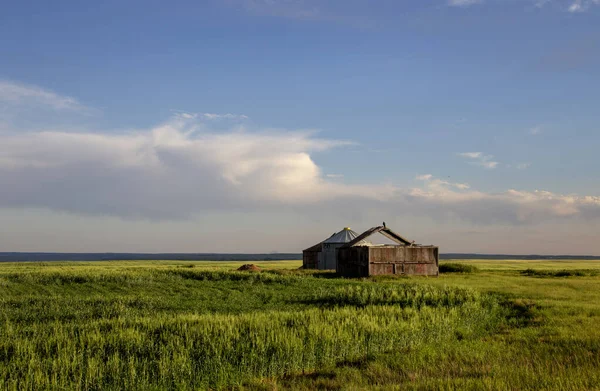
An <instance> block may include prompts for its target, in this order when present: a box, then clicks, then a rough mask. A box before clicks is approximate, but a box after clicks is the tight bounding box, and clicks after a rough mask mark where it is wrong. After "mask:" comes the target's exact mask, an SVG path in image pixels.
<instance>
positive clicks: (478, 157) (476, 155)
mask: <svg viewBox="0 0 600 391" xmlns="http://www.w3.org/2000/svg"><path fill="white" fill-rule="evenodd" d="M458 156H461V157H464V158H466V159H469V160H471V161H470V162H469V164H473V165H476V166H481V167H483V168H487V169H490V170H491V169H494V168H496V167H497V166H498V164H500V163H499V162H497V161H494V160H492V159H493V158H494V156H493V155H484V154H483V153H482V152H462V153H459V154H458Z"/></svg>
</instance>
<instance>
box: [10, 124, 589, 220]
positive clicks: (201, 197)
mask: <svg viewBox="0 0 600 391" xmlns="http://www.w3.org/2000/svg"><path fill="white" fill-rule="evenodd" d="M197 121H198V120H197V119H196V118H185V116H174V117H173V118H172V119H171V120H169V121H167V122H166V123H164V124H161V125H159V126H156V127H154V128H152V129H149V130H146V131H139V132H134V133H124V132H117V131H114V132H111V133H109V134H97V133H96V134H94V133H90V132H84V131H82V132H79V133H65V132H26V133H14V134H0V183H2V192H0V208H13V209H14V208H44V209H50V210H54V211H61V212H69V213H73V214H83V215H106V216H118V217H121V218H125V219H140V218H141V219H153V220H164V219H168V220H173V219H175V220H180V219H187V218H191V217H193V216H198V215H201V214H202V213H203V212H205V211H218V210H221V211H233V210H238V211H252V210H255V211H256V210H278V209H281V210H289V209H290V208H294V210H297V211H301V212H300V213H302V214H304V215H306V214H311V213H313V214H316V215H318V216H321V215H323V214H326V213H330V214H334V215H340V213H347V212H348V211H361V210H364V209H365V206H366V205H368V206H369V209H370V210H371V209H373V208H375V209H377V210H379V211H380V212H379V213H410V214H414V215H415V216H419V217H424V216H429V217H431V218H434V219H459V220H466V221H469V222H472V223H476V224H497V223H509V224H533V223H536V222H540V221H545V220H549V219H555V218H558V219H565V218H586V219H590V218H600V197H595V196H578V195H561V194H555V193H550V192H546V191H522V190H512V189H511V190H507V191H505V192H501V193H486V192H482V191H479V190H475V189H472V188H471V187H470V186H469V185H468V184H466V183H460V182H456V183H455V182H450V181H448V180H442V179H439V178H435V177H434V176H433V175H431V174H424V175H419V176H418V177H417V179H419V180H420V181H422V182H423V183H422V186H420V187H413V188H403V187H398V186H393V185H389V184H357V185H349V184H345V183H343V182H340V181H339V177H338V176H332V175H331V174H330V175H324V174H322V170H321V168H320V167H319V166H317V164H316V163H315V162H314V161H313V159H312V157H311V156H312V154H314V153H318V152H323V151H327V150H330V149H332V148H340V147H344V146H345V145H348V143H347V142H345V141H339V140H328V139H319V138H316V137H314V136H313V135H312V134H311V133H307V132H289V131H278V132H273V131H271V132H267V131H252V130H248V129H244V130H243V131H238V130H232V131H225V132H223V131H219V132H218V133H211V132H210V131H206V130H203V131H197V132H191V131H190V129H195V128H197V126H198V124H197ZM471 154H472V153H471ZM472 156H474V155H472ZM480 156H485V155H483V154H481V155H480ZM338 175H339V174H338ZM331 179H336V181H331Z"/></svg>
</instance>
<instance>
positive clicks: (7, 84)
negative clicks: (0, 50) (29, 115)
mask: <svg viewBox="0 0 600 391" xmlns="http://www.w3.org/2000/svg"><path fill="white" fill-rule="evenodd" d="M0 103H3V104H6V105H36V106H45V107H48V108H51V109H54V110H67V111H76V112H84V113H88V112H90V111H92V110H91V109H89V108H87V107H86V106H84V105H83V104H81V103H80V102H79V101H78V100H77V99H75V98H72V97H69V96H62V95H59V94H57V93H55V92H52V91H49V90H45V89H43V88H40V87H37V86H33V85H27V84H21V83H15V82H12V81H8V80H0Z"/></svg>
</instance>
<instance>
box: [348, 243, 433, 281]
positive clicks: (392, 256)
mask: <svg viewBox="0 0 600 391" xmlns="http://www.w3.org/2000/svg"><path fill="white" fill-rule="evenodd" d="M438 259H439V254H438V248H437V247H435V246H372V247H366V246H356V247H342V248H340V249H338V268H337V271H338V273H339V274H340V275H341V276H344V277H367V276H375V275H381V274H404V275H422V276H437V275H438V272H439V271H438Z"/></svg>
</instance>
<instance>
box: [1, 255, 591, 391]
mask: <svg viewBox="0 0 600 391" xmlns="http://www.w3.org/2000/svg"><path fill="white" fill-rule="evenodd" d="M241 264H242V263H241V262H184V261H181V262H177V261H152V262H82V263H46V264H35V263H21V264H18V263H7V264H0V389H2V390H4V389H7V390H21V389H31V390H34V389H35V390H37V389H56V390H59V389H86V390H91V389H98V390H100V389H102V390H106V389H109V390H110V389H113V390H117V389H139V390H147V389H157V390H158V389H174V390H175V389H177V390H179V389H231V388H239V389H267V390H271V389H272V390H275V389H288V388H289V389H307V390H308V389H315V388H321V389H323V388H326V389H398V388H400V389H440V388H441V389H482V388H483V389H523V390H526V389H540V390H541V389H544V390H545V389H600V375H599V374H600V331H598V327H597V325H598V324H599V322H600V289H599V288H600V276H599V275H598V274H597V273H598V272H600V262H594V261H578V262H570V261H542V262H540V261H493V262H491V261H471V260H469V261H452V262H441V266H446V267H447V269H446V270H452V271H455V272H453V273H452V272H451V273H448V272H445V273H441V274H440V277H439V278H418V277H412V278H410V277H409V278H407V277H399V278H397V277H385V278H381V277H378V278H372V279H360V280H348V279H339V278H333V277H335V276H334V274H333V273H330V272H317V271H307V270H297V269H298V267H299V266H300V264H301V263H300V262H298V261H285V262H283V261H282V262H273V261H270V262H258V263H257V265H258V266H259V267H261V268H262V269H263V272H260V273H244V272H236V271H234V269H236V268H237V267H239V266H240V265H241ZM459 265H466V266H459ZM473 268H476V270H478V272H477V273H472V271H474V269H473ZM442 270H443V269H442ZM456 271H459V272H456ZM562 277H564V278H562Z"/></svg>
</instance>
